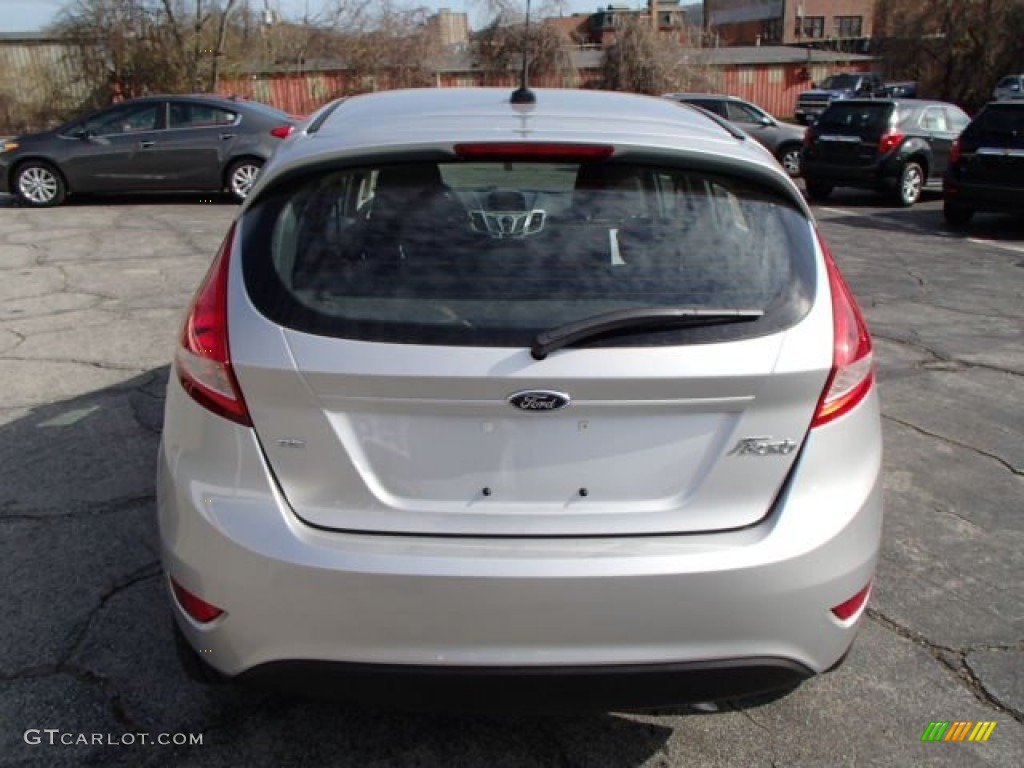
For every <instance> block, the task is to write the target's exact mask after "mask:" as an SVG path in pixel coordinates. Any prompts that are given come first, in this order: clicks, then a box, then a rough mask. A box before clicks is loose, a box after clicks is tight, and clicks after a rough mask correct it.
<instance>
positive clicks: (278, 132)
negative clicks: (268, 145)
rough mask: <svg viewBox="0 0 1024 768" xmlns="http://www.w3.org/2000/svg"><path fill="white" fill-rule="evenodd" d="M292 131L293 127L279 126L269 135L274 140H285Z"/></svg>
mask: <svg viewBox="0 0 1024 768" xmlns="http://www.w3.org/2000/svg"><path fill="white" fill-rule="evenodd" d="M294 130H295V126H294V125H279V126H277V128H274V129H273V130H272V131H271V132H270V135H271V136H273V137H274V138H275V139H287V138H288V137H289V136H291V135H292V132H293V131H294Z"/></svg>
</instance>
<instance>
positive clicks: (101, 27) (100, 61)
mask: <svg viewBox="0 0 1024 768" xmlns="http://www.w3.org/2000/svg"><path fill="white" fill-rule="evenodd" d="M237 2H238V0H74V2H73V3H72V4H70V5H69V6H68V7H67V8H65V10H64V12H63V13H62V14H61V15H60V17H59V18H58V21H57V24H56V31H57V33H58V34H59V35H60V36H61V37H63V38H64V40H66V41H67V42H69V43H71V45H72V48H73V50H74V51H75V53H74V54H73V55H74V56H75V59H76V67H75V69H76V71H77V72H79V76H80V77H81V78H82V80H83V81H84V82H86V83H88V84H89V89H90V91H91V92H92V94H93V96H92V98H91V99H90V101H91V102H92V103H91V104H89V105H88V106H92V105H96V104H102V103H106V102H109V101H110V100H112V99H117V98H121V97H127V96H136V95H140V94H142V93H147V92H153V91H183V90H194V91H203V90H216V89H217V87H218V85H219V79H220V74H221V71H222V66H223V61H224V59H225V57H228V56H229V55H231V54H233V55H234V56H235V57H239V56H241V55H243V52H242V51H241V50H240V49H236V50H235V51H233V52H229V51H228V50H227V43H228V40H229V37H230V33H231V32H232V21H233V19H234V16H235V11H236V10H237ZM236 48H237V47H236Z"/></svg>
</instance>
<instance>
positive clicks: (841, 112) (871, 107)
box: [815, 103, 893, 135]
mask: <svg viewBox="0 0 1024 768" xmlns="http://www.w3.org/2000/svg"><path fill="white" fill-rule="evenodd" d="M892 110H893V106H892V104H864V103H857V104H843V103H836V104H832V105H830V106H829V108H828V109H826V110H825V111H824V112H823V113H822V115H821V117H820V118H819V119H818V122H817V124H816V125H815V128H816V129H817V130H818V131H820V132H832V133H842V134H851V135H852V134H857V135H872V134H882V133H885V131H886V130H887V129H888V127H889V116H890V115H891V114H892Z"/></svg>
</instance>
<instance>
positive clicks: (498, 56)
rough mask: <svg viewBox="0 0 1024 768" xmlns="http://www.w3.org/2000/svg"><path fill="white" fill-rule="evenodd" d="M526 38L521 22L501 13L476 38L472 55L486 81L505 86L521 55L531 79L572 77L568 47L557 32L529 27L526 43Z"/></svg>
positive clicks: (544, 28)
mask: <svg viewBox="0 0 1024 768" xmlns="http://www.w3.org/2000/svg"><path fill="white" fill-rule="evenodd" d="M526 35H527V32H526V27H525V25H524V24H523V23H521V20H520V19H515V20H508V19H506V17H504V16H503V15H501V14H500V13H499V15H498V16H496V17H495V18H494V20H493V21H492V22H491V23H490V24H489V25H488V26H486V27H485V28H484V29H482V30H481V31H480V32H478V33H477V34H476V36H475V39H474V41H473V55H474V60H475V62H476V66H477V67H478V68H479V69H480V70H481V72H482V73H483V75H484V78H485V81H490V82H498V83H502V84H504V81H505V80H506V79H507V78H508V77H509V75H510V73H512V72H514V71H518V70H519V69H520V67H521V66H522V62H523V56H524V55H525V56H527V57H528V60H529V73H530V76H531V77H532V78H543V77H545V76H560V77H561V79H563V80H565V79H568V78H571V77H572V76H573V74H574V73H575V70H574V67H573V62H572V49H571V45H570V43H569V41H568V40H567V39H565V38H564V37H563V36H562V35H560V34H559V33H558V31H557V30H555V29H554V28H553V27H550V26H547V25H544V24H531V25H530V30H529V38H528V39H527V37H526Z"/></svg>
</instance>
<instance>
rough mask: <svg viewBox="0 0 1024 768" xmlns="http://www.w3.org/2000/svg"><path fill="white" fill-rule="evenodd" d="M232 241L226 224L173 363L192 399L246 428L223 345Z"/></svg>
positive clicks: (225, 342)
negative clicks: (225, 233) (222, 237)
mask: <svg viewBox="0 0 1024 768" xmlns="http://www.w3.org/2000/svg"><path fill="white" fill-rule="evenodd" d="M234 240H235V226H234V225H232V226H231V229H230V230H228V234H227V236H226V237H225V238H224V242H223V243H222V244H221V246H220V250H219V251H218V252H217V257H216V258H215V259H214V260H213V264H211V265H210V270H209V271H208V272H207V273H206V277H205V278H203V282H202V284H201V285H200V286H199V290H198V291H196V295H195V298H193V299H192V306H191V307H189V310H188V315H187V316H186V318H185V327H184V328H183V329H182V333H181V345H180V346H179V347H178V351H177V354H176V355H175V356H174V367H175V370H176V371H177V373H178V379H179V381H181V385H182V386H183V387H184V388H185V391H186V392H188V394H189V395H190V396H191V397H192V399H193V400H195V401H196V402H197V403H199V404H200V405H201V406H203V407H204V408H207V409H209V410H211V411H213V412H214V413H216V414H218V415H220V416H223V417H224V418H226V419H230V420H231V421H233V422H235V423H236V424H241V425H243V426H246V427H251V426H252V420H251V419H250V418H249V410H248V409H247V408H246V407H245V400H243V399H242V391H241V390H240V389H239V387H238V380H237V379H236V378H235V374H234V371H232V369H231V354H230V351H229V350H228V264H229V263H230V259H231V246H232V244H233V243H234Z"/></svg>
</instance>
